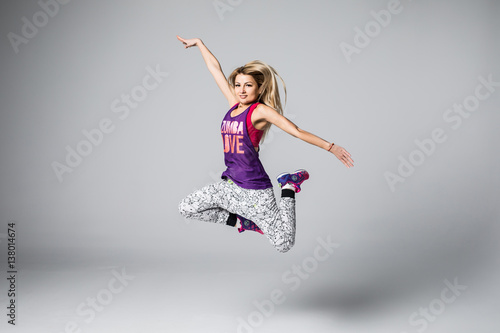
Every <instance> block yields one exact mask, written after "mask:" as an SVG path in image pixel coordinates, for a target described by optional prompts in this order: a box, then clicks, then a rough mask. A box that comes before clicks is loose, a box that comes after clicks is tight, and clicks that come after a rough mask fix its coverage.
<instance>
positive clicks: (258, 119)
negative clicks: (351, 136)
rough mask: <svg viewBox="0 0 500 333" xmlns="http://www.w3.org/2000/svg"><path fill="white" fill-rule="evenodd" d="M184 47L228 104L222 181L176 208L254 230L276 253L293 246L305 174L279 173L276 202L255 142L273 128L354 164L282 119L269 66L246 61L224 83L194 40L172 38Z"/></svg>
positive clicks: (339, 150)
mask: <svg viewBox="0 0 500 333" xmlns="http://www.w3.org/2000/svg"><path fill="white" fill-rule="evenodd" d="M177 39H178V40H179V41H181V42H182V43H183V44H184V45H185V48H186V49H187V48H190V47H193V46H197V47H198V49H199V50H200V52H201V55H202V57H203V60H204V61H205V64H206V65H207V67H208V70H209V71H210V73H211V74H212V76H213V77H214V79H215V82H216V83H217V85H218V86H219V88H220V90H221V91H222V94H223V95H224V96H225V97H226V99H227V101H228V103H229V107H230V109H229V111H227V113H226V115H225V116H224V118H223V120H222V124H221V135H222V140H223V143H224V160H225V164H226V166H227V169H226V171H224V172H223V174H222V177H221V178H222V180H221V181H220V182H218V183H215V184H211V185H208V186H206V187H204V188H202V189H200V190H197V191H195V192H193V193H192V194H190V195H188V196H187V197H186V198H184V199H183V200H182V201H181V203H180V204H179V212H180V213H181V214H182V215H183V216H185V217H186V218H192V219H197V220H201V221H206V222H213V223H219V224H225V225H229V226H233V227H237V228H238V231H239V232H243V231H244V230H254V231H257V232H259V233H261V234H263V235H265V236H267V238H268V239H269V241H270V242H271V244H272V245H273V246H274V247H275V248H276V250H278V251H280V252H287V251H288V250H290V248H292V246H293V245H294V243H295V193H298V192H300V185H301V184H302V183H303V182H304V181H305V180H307V179H308V178H309V174H308V172H307V171H306V170H297V171H295V172H294V173H283V174H281V175H279V176H278V177H277V178H278V184H279V185H280V187H281V200H280V202H279V204H278V203H277V202H276V198H275V197H274V192H273V188H272V183H271V181H270V179H269V176H268V175H267V173H266V171H265V170H264V167H263V166H262V163H261V162H260V160H259V143H260V141H261V140H263V138H264V137H265V135H266V133H267V132H268V131H269V128H270V126H271V125H275V126H277V127H279V128H280V129H282V130H283V131H285V132H287V133H288V134H290V135H293V136H295V137H297V138H299V139H301V140H303V141H305V142H308V143H310V144H313V145H315V146H318V147H320V148H322V149H324V150H326V151H327V152H330V153H332V154H334V155H335V156H336V157H337V158H338V159H339V160H340V161H341V162H342V163H344V164H345V166H346V167H348V168H350V167H352V166H353V165H354V164H353V163H354V162H353V160H352V159H351V155H350V154H349V153H348V152H347V151H346V150H345V149H344V148H342V147H340V146H338V145H335V144H333V143H331V142H328V141H325V140H323V139H321V138H319V137H317V136H316V135H314V134H312V133H309V132H306V131H304V130H302V129H300V128H299V127H297V126H296V125H295V124H294V123H292V122H291V121H290V120H288V119H287V118H286V117H284V116H283V108H282V105H281V99H280V95H279V91H278V82H277V80H276V77H279V78H280V80H281V81H282V83H283V88H284V90H285V94H286V87H285V84H284V82H283V80H282V79H281V77H280V76H279V75H278V73H277V72H276V71H275V70H274V68H272V67H271V66H269V65H267V64H265V63H263V62H261V61H252V62H249V63H248V64H246V65H244V66H241V67H238V68H236V69H235V70H234V71H233V72H232V73H231V75H230V76H229V78H228V79H226V77H225V76H224V73H223V72H222V68H221V66H220V64H219V62H218V61H217V59H216V58H215V56H214V55H213V54H212V53H211V52H210V51H209V50H208V48H207V47H206V46H205V45H204V44H203V42H202V41H201V40H200V39H198V38H194V39H184V38H181V37H179V36H177Z"/></svg>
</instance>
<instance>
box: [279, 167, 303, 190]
mask: <svg viewBox="0 0 500 333" xmlns="http://www.w3.org/2000/svg"><path fill="white" fill-rule="evenodd" d="M277 178H278V183H279V185H280V187H283V186H285V185H286V184H290V185H292V186H293V187H294V188H295V192H296V193H299V192H300V184H302V183H303V182H304V181H305V180H307V179H309V172H307V171H306V170H304V169H300V170H297V171H295V172H294V173H288V172H285V173H282V174H281V175H279V176H278V177H277Z"/></svg>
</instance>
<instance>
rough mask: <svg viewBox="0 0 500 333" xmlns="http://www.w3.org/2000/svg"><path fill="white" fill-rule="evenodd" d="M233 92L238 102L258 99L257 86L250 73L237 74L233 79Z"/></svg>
mask: <svg viewBox="0 0 500 333" xmlns="http://www.w3.org/2000/svg"><path fill="white" fill-rule="evenodd" d="M234 94H235V95H236V98H237V99H238V101H239V102H240V104H252V103H255V102H257V101H258V99H259V88H258V86H257V82H255V79H254V78H253V76H252V75H244V74H238V75H236V78H235V79H234Z"/></svg>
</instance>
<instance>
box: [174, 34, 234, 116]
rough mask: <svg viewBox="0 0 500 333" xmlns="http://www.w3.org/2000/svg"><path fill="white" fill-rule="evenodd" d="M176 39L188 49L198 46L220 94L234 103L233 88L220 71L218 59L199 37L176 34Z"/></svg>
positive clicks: (231, 104)
mask: <svg viewBox="0 0 500 333" xmlns="http://www.w3.org/2000/svg"><path fill="white" fill-rule="evenodd" d="M177 39H178V40H180V41H181V42H182V43H183V44H184V45H185V46H184V48H186V49H188V48H190V47H192V46H198V49H199V50H200V52H201V55H202V57H203V60H204V61H205V64H206V65H207V68H208V70H209V71H210V73H211V74H212V76H213V77H214V79H215V82H216V83H217V85H218V86H219V89H220V90H221V91H222V94H223V95H224V97H226V99H227V101H228V103H229V106H233V105H234V104H236V103H238V100H237V99H236V97H235V96H234V93H233V90H232V89H231V87H230V86H229V84H228V82H227V79H226V76H225V75H224V73H223V72H222V68H221V66H220V63H219V61H218V60H217V58H216V57H215V56H214V55H213V54H212V52H210V50H209V49H208V48H207V47H206V46H205V44H203V42H202V41H201V39H199V38H192V39H184V38H181V37H179V36H177Z"/></svg>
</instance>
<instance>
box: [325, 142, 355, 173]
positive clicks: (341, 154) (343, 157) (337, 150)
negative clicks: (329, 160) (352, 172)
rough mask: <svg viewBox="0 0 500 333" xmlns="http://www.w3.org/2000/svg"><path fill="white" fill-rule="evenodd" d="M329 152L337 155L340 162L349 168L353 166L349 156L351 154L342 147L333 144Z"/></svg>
mask: <svg viewBox="0 0 500 333" xmlns="http://www.w3.org/2000/svg"><path fill="white" fill-rule="evenodd" d="M329 152H330V153H332V154H333V155H335V156H337V158H338V159H339V160H340V162H342V163H344V165H345V166H346V167H348V168H350V167H353V166H354V161H353V160H352V158H351V154H349V152H348V151H347V150H345V149H344V148H342V147H340V146H337V145H333V146H332V148H331V149H330V150H329Z"/></svg>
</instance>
